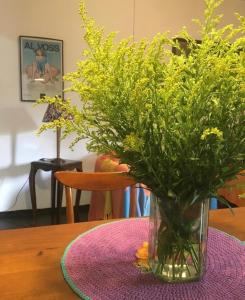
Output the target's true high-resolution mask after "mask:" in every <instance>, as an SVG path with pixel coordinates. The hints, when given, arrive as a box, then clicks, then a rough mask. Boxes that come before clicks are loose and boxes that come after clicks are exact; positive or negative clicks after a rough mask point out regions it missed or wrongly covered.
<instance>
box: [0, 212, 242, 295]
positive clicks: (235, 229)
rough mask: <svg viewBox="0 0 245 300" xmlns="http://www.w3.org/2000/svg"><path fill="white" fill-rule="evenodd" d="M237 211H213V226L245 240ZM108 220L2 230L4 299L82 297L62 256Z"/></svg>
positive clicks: (0, 268) (0, 287) (1, 286)
mask: <svg viewBox="0 0 245 300" xmlns="http://www.w3.org/2000/svg"><path fill="white" fill-rule="evenodd" d="M234 212H235V216H233V215H232V214H231V213H230V211H229V210H228V209H220V210H214V211H210V225H211V226H213V227H216V228H218V229H220V230H223V231H226V232H227V233H229V234H231V235H234V236H236V237H237V238H239V239H241V240H243V241H245V207H243V208H235V209H234ZM105 222H106V221H96V222H84V223H75V224H65V225H53V226H45V227H33V228H26V229H12V230H2V231H0V299H1V300H8V299H9V300H10V299H11V300H20V299H21V300H22V299H23V300H36V299H42V300H56V299H57V300H70V299H79V298H78V296H76V295H75V294H74V293H73V292H72V291H71V289H70V288H69V286H68V285H67V284H66V282H65V281H64V279H63V275H62V272H61V269H60V258H61V256H62V255H63V252H64V249H65V247H66V246H67V244H68V243H69V242H70V241H71V240H73V239H74V238H75V237H77V236H78V235H79V234H81V233H82V232H84V231H86V230H88V229H91V228H92V227H94V226H96V225H99V224H101V223H105Z"/></svg>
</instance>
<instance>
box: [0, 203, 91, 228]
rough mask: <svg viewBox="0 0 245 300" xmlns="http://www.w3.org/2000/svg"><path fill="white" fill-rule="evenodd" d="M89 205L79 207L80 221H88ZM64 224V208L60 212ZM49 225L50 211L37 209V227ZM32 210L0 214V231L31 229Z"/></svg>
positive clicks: (48, 209)
mask: <svg viewBox="0 0 245 300" xmlns="http://www.w3.org/2000/svg"><path fill="white" fill-rule="evenodd" d="M88 209H89V205H83V206H80V209H79V217H80V221H87V220H88ZM64 223H66V217H65V208H62V211H61V224H64ZM44 225H51V209H50V208H45V209H39V210H38V214H37V226H44ZM32 226H33V223H32V210H19V211H8V212H1V213H0V230H1V229H14V228H24V227H32Z"/></svg>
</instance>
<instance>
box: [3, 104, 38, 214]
mask: <svg viewBox="0 0 245 300" xmlns="http://www.w3.org/2000/svg"><path fill="white" fill-rule="evenodd" d="M36 128H37V125H36V124H35V123H34V121H33V119H32V118H31V117H30V115H29V114H28V112H27V111H26V110H25V109H24V108H22V107H20V108H16V107H15V108H11V107H7V108H2V109H0V145H1V150H0V194H1V199H2V200H1V204H0V211H2V210H8V209H9V208H11V207H12V206H13V205H14V203H15V198H16V195H17V194H18V191H19V189H20V188H21V186H22V185H23V180H26V177H27V176H28V175H27V174H28V173H29V163H30V159H31V153H33V141H32V140H31V136H33V131H34V130H36ZM28 140H29V142H28ZM25 199H26V201H27V202H29V200H30V199H28V197H27V192H26V195H25ZM27 206H29V204H28V205H27Z"/></svg>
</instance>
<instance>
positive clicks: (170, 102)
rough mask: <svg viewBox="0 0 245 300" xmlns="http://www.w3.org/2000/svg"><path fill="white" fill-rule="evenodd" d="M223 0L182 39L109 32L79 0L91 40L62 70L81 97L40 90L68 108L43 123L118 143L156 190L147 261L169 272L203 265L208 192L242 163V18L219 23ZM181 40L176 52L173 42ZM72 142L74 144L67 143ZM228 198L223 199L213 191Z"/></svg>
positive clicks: (174, 277) (185, 275) (199, 269)
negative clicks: (196, 35) (73, 64)
mask: <svg viewBox="0 0 245 300" xmlns="http://www.w3.org/2000/svg"><path fill="white" fill-rule="evenodd" d="M221 2H222V1H221V0H218V1H217V0H205V4H206V9H205V12H204V21H203V22H201V21H199V20H195V22H196V23H197V26H199V31H200V35H201V43H197V42H196V41H195V39H193V37H191V36H190V35H189V34H188V32H187V30H186V29H185V28H183V29H182V30H181V31H180V33H179V34H178V37H180V38H182V39H185V40H186V42H187V45H188V52H189V53H188V55H187V54H186V52H185V51H184V50H183V49H182V48H181V47H180V45H179V43H178V39H175V38H170V37H169V34H168V33H158V34H156V35H155V36H154V37H153V38H152V39H151V40H147V39H141V40H139V41H137V42H135V41H133V39H132V37H129V38H127V39H123V40H121V41H120V42H118V43H116V42H115V35H116V33H114V32H113V33H110V34H108V35H106V36H105V34H104V32H103V29H102V28H100V27H98V26H97V25H96V24H95V21H94V20H93V19H91V18H90V17H89V16H88V15H87V12H86V9H85V6H84V4H83V3H81V4H80V15H81V19H82V24H83V28H84V31H85V34H84V40H85V41H86V43H87V45H88V47H87V48H86V50H84V52H83V57H82V59H81V60H80V61H79V62H78V63H77V70H76V71H75V72H71V73H69V74H67V75H66V76H65V77H64V79H65V80H66V81H69V82H70V83H71V84H70V87H69V88H67V90H66V91H69V92H70V91H72V92H75V93H77V94H79V96H80V98H81V105H80V106H78V105H73V104H72V101H71V100H69V99H67V100H66V101H64V102H63V101H61V100H60V99H57V98H49V97H46V98H45V99H42V100H41V101H40V102H42V103H43V102H49V103H50V102H51V103H57V104H59V105H61V106H62V108H63V109H64V110H65V111H66V112H67V113H68V114H71V115H73V118H71V119H70V120H65V119H63V118H62V117H61V118H60V119H59V120H56V121H54V122H53V123H49V124H44V125H43V126H42V127H41V130H40V131H42V130H45V129H47V128H50V127H54V128H55V127H56V126H62V127H63V128H64V136H67V135H69V134H71V133H73V134H74V133H75V135H76V139H75V140H74V143H73V145H74V144H75V143H77V142H78V141H79V140H81V139H86V140H87V147H88V149H89V150H90V151H94V152H97V153H114V155H115V156H116V157H117V158H119V159H120V161H121V163H125V164H127V165H129V166H130V171H129V172H130V174H131V175H132V176H133V177H134V178H135V180H136V181H137V182H141V183H143V184H145V185H147V187H148V188H149V189H150V190H151V191H152V194H153V195H154V196H153V198H154V199H155V201H152V211H153V212H154V217H152V218H151V220H152V222H151V225H150V233H151V234H150V246H149V248H150V249H149V263H150V266H151V270H152V271H153V272H154V273H155V274H156V275H157V276H159V277H162V278H163V279H165V280H167V281H170V282H171V281H174V282H175V281H189V280H196V279H198V278H200V276H201V275H202V274H203V270H204V268H203V267H204V265H205V251H206V250H205V249H206V247H205V240H206V233H207V222H208V220H207V211H208V200H207V199H209V198H210V197H212V196H215V195H216V191H217V189H218V188H219V187H221V186H222V185H224V182H225V181H226V180H228V179H232V178H235V176H236V174H238V173H239V172H240V171H242V170H243V169H244V168H245V165H244V156H245V154H244V153H245V151H244V150H245V130H244V125H245V99H244V95H245V52H244V49H245V38H244V32H245V19H244V17H242V16H240V15H238V14H237V18H238V20H239V21H240V25H238V26H237V27H234V26H233V25H226V26H224V27H219V22H220V19H221V16H220V15H216V13H215V12H216V8H217V7H218V6H219V5H220V4H221ZM172 47H175V48H177V49H178V50H179V53H180V55H175V54H174V53H173V52H172V51H171V48H172ZM73 145H72V146H73ZM219 200H220V201H223V202H224V201H225V200H224V199H221V198H220V199H219Z"/></svg>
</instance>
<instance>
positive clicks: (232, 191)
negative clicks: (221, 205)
mask: <svg viewBox="0 0 245 300" xmlns="http://www.w3.org/2000/svg"><path fill="white" fill-rule="evenodd" d="M244 194H245V170H244V171H242V172H240V174H238V175H237V178H236V179H233V180H229V181H227V182H226V184H225V186H224V187H223V188H220V189H219V190H218V195H220V196H222V197H224V198H225V199H226V200H228V201H229V202H231V203H233V204H235V205H236V206H238V207H242V206H245V199H244V197H240V196H241V195H244Z"/></svg>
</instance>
